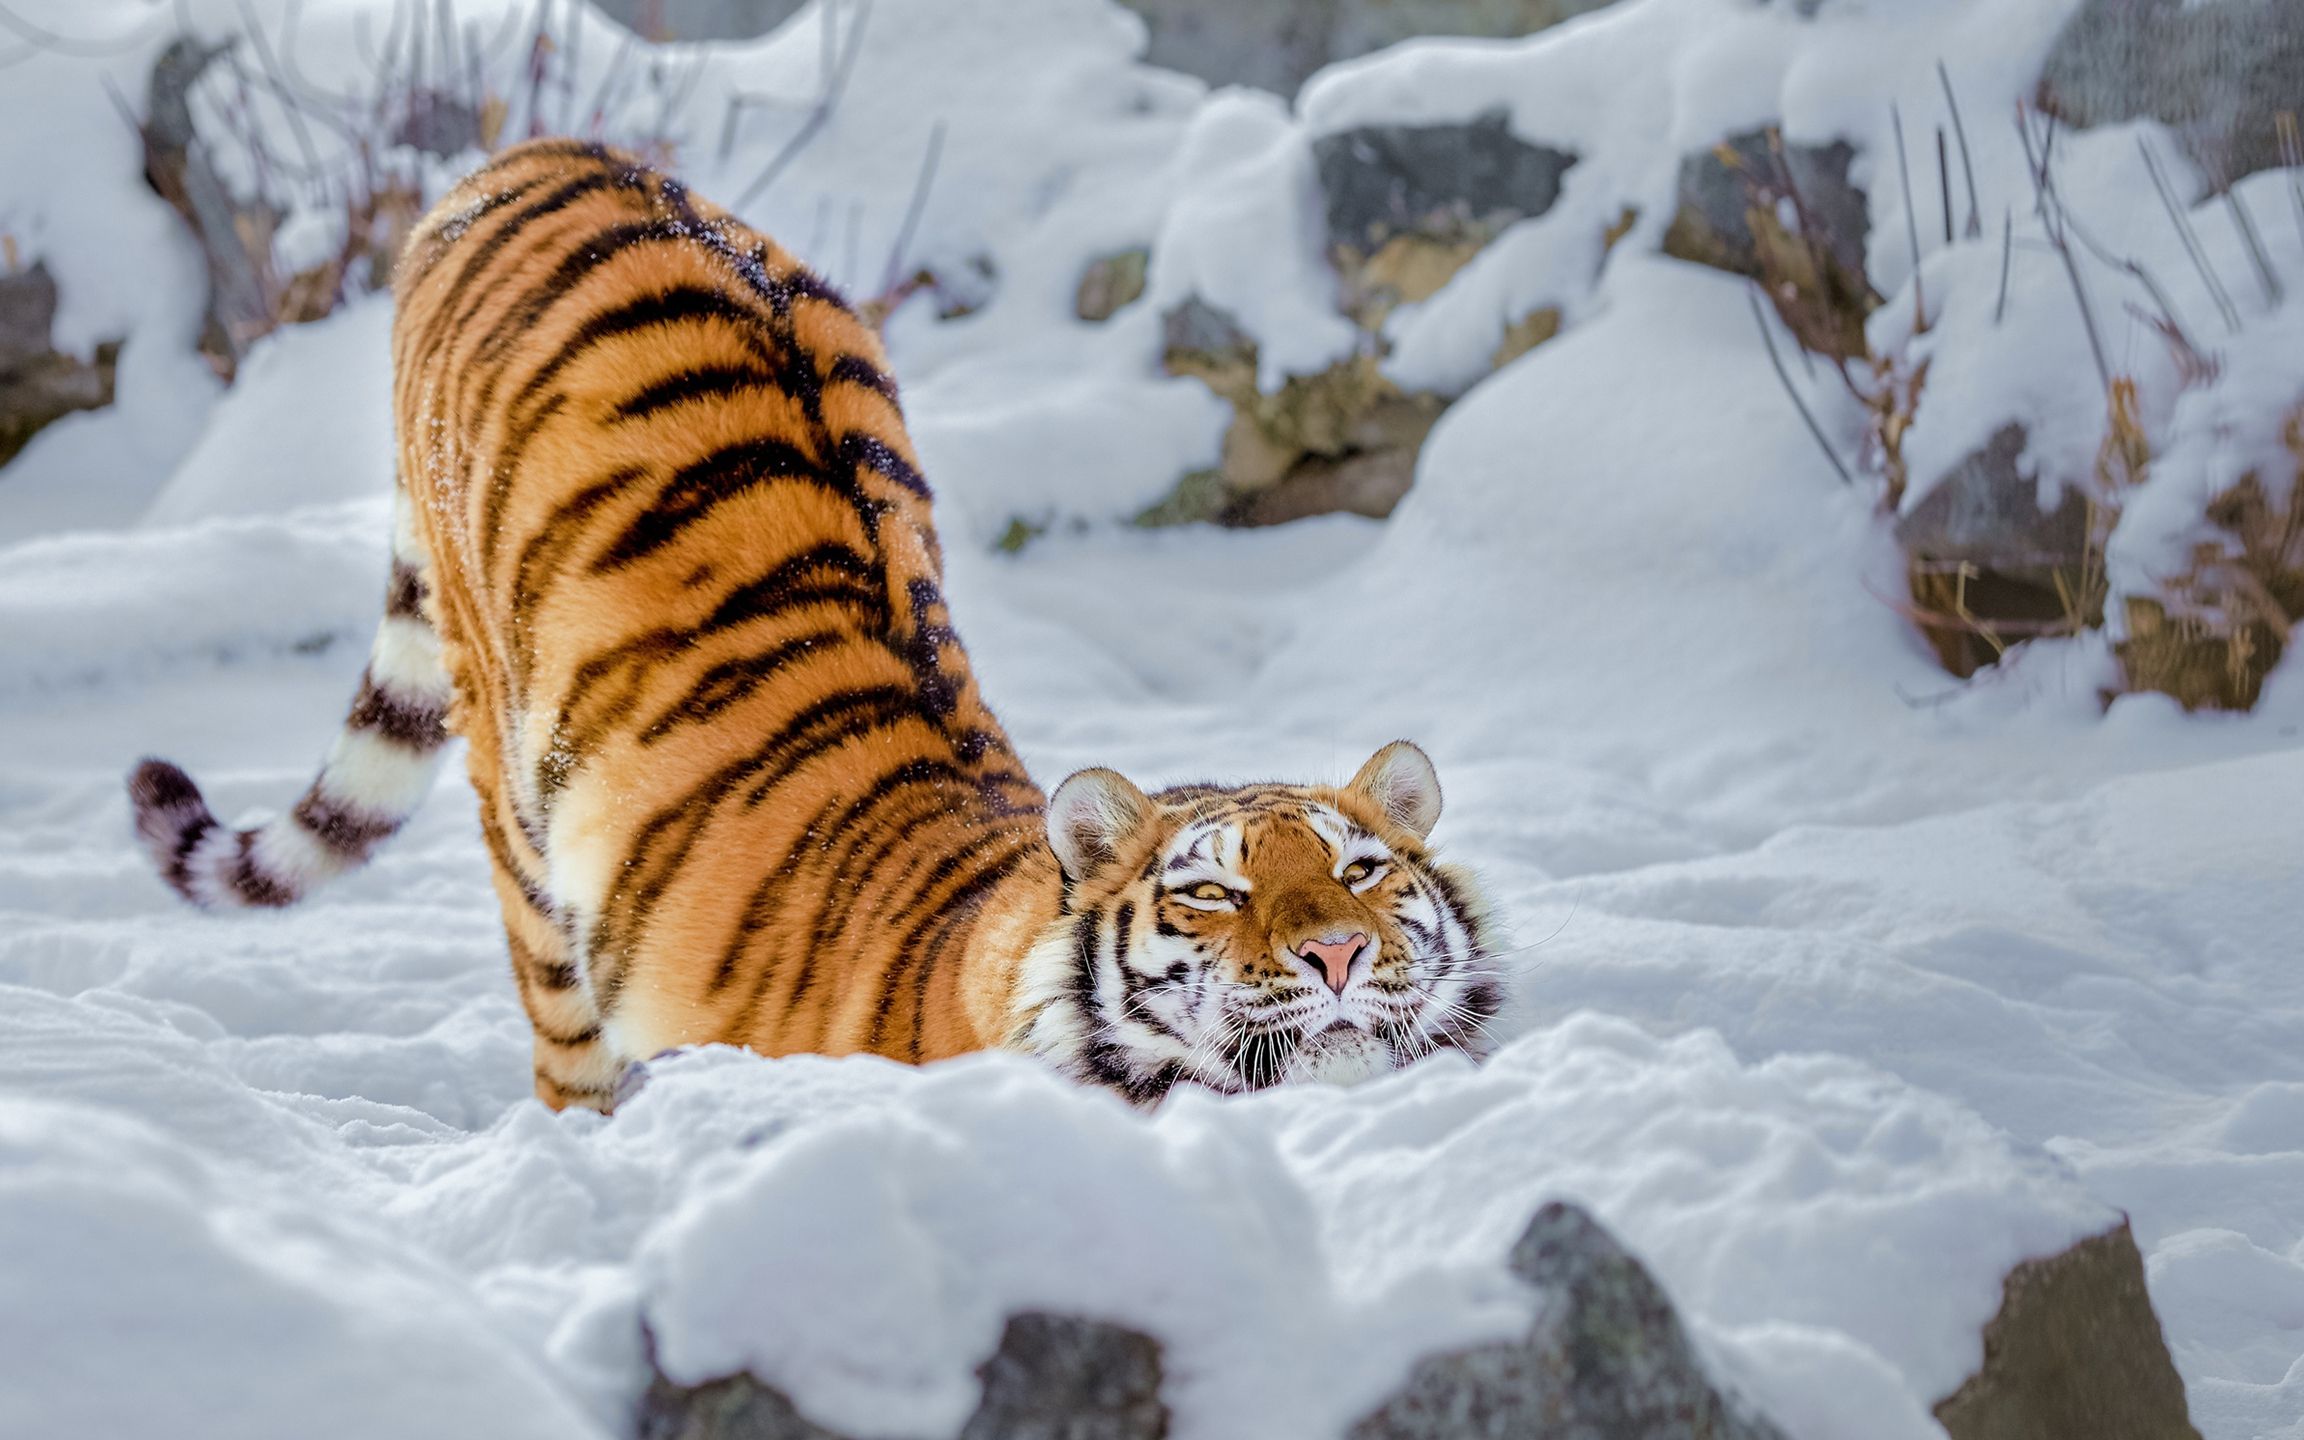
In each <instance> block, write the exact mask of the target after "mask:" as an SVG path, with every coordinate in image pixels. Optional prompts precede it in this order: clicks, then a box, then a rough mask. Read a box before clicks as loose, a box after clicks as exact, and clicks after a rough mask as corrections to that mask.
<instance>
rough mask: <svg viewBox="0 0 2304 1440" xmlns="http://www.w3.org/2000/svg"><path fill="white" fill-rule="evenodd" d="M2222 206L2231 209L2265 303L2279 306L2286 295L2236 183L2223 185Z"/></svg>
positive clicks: (2254, 220) (2273, 307)
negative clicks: (2254, 269) (2254, 268)
mask: <svg viewBox="0 0 2304 1440" xmlns="http://www.w3.org/2000/svg"><path fill="white" fill-rule="evenodd" d="M2224 208H2225V209H2227V210H2229V211H2231V212H2232V228H2233V229H2235V230H2238V231H2239V232H2240V243H2241V244H2242V245H2243V246H2245V247H2246V248H2247V250H2248V261H2249V263H2250V264H2252V265H2254V266H2255V267H2256V283H2257V285H2258V286H2259V287H2261V288H2262V289H2263V291H2264V303H2265V304H2266V305H2267V306H2269V307H2271V308H2272V309H2274V310H2277V309H2279V308H2280V302H2281V301H2283V300H2285V299H2287V298H2288V295H2287V291H2286V290H2284V289H2283V288H2282V287H2281V284H2280V276H2279V275H2278V274H2277V273H2275V272H2274V270H2273V269H2272V257H2271V255H2270V254H2269V253H2267V252H2266V251H2265V249H2264V237H2263V236H2262V235H2260V234H2258V233H2257V231H2256V217H2255V216H2253V215H2251V214H2249V213H2248V202H2247V201H2245V200H2243V199H2241V198H2240V191H2239V188H2238V187H2237V186H2233V185H2227V186H2225V187H2224Z"/></svg>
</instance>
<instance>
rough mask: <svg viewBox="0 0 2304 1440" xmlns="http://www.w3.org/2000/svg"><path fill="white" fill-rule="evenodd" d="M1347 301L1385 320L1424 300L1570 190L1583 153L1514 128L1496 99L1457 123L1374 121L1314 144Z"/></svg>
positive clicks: (1331, 245) (1350, 307)
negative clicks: (1508, 230)
mask: <svg viewBox="0 0 2304 1440" xmlns="http://www.w3.org/2000/svg"><path fill="white" fill-rule="evenodd" d="M1312 153H1313V158H1314V160H1315V162H1316V163H1317V165H1318V167H1319V172H1320V194H1321V201H1322V205H1323V209H1324V217H1325V220H1326V223H1327V238H1328V257H1329V259H1330V261H1331V262H1333V263H1334V265H1335V267H1336V273H1337V276H1338V277H1339V279H1340V280H1341V281H1342V283H1343V307H1344V309H1345V310H1346V312H1348V313H1349V314H1351V315H1353V316H1354V317H1355V318H1356V319H1358V320H1359V321H1360V323H1361V324H1362V326H1364V327H1365V328H1367V329H1371V330H1373V329H1375V328H1376V327H1377V326H1378V325H1380V324H1381V323H1382V321H1383V318H1384V315H1385V313H1386V312H1387V311H1389V310H1390V309H1391V307H1392V306H1394V305H1396V304H1400V303H1402V302H1404V301H1415V300H1423V299H1426V298H1428V297H1430V296H1431V295H1433V294H1434V293H1435V292H1437V291H1438V290H1439V289H1440V287H1441V286H1443V285H1445V284H1447V283H1448V281H1449V280H1450V279H1451V278H1453V277H1454V276H1455V274H1456V272H1457V271H1458V270H1461V269H1463V268H1464V266H1465V265H1466V264H1467V263H1468V262H1469V261H1470V260H1471V259H1472V257H1473V256H1474V255H1477V254H1479V253H1480V250H1481V249H1482V247H1484V246H1486V245H1487V243H1488V242H1489V241H1491V240H1493V239H1495V238H1496V236H1497V235H1498V234H1499V233H1500V232H1501V231H1502V230H1503V229H1504V228H1505V227H1506V226H1508V225H1511V224H1512V223H1514V222H1515V221H1519V220H1527V219H1533V218H1534V217H1536V216H1539V215H1542V214H1543V213H1544V212H1545V211H1547V210H1550V209H1551V208H1552V206H1553V203H1554V202H1555V201H1557V200H1558V199H1559V198H1560V181H1561V178H1562V177H1563V176H1565V175H1566V174H1567V173H1568V170H1569V167H1570V166H1573V165H1574V164H1575V163H1576V157H1575V156H1574V155H1571V154H1569V153H1567V152H1566V151H1563V150H1555V149H1553V148H1551V147H1550V146H1546V145H1536V144H1531V143H1530V142H1528V141H1526V140H1523V139H1521V138H1520V137H1519V136H1517V135H1515V134H1513V133H1512V130H1511V127H1510V125H1509V123H1508V121H1507V117H1506V116H1505V114H1504V112H1503V111H1501V110H1493V111H1490V112H1488V113H1486V114H1483V115H1481V116H1479V117H1477V118H1475V119H1473V120H1470V121H1467V122H1465V123H1462V124H1455V125H1368V126H1362V127H1361V128H1359V129H1355V130H1344V131H1339V132H1337V133H1336V134H1333V135H1323V136H1321V137H1320V138H1319V139H1317V140H1315V141H1314V142H1313V143H1312Z"/></svg>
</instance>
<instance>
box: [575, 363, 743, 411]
mask: <svg viewBox="0 0 2304 1440" xmlns="http://www.w3.org/2000/svg"><path fill="white" fill-rule="evenodd" d="M747 390H776V391H777V392H778V393H782V389H781V382H780V381H779V380H777V378H776V377H775V376H773V375H771V374H769V373H768V372H767V371H765V370H757V369H753V368H752V367H750V366H745V365H703V366H699V367H698V368H696V369H694V370H688V371H684V372H682V373H680V374H678V375H673V376H669V377H667V378H666V379H663V380H659V381H657V382H656V383H655V384H653V385H650V386H649V387H648V388H647V389H645V390H642V391H641V392H640V393H639V394H637V395H634V396H633V397H632V398H631V399H629V400H626V401H625V402H624V403H623V404H621V405H618V406H617V407H616V413H615V415H614V416H613V417H612V418H613V419H614V420H615V421H616V422H618V423H621V422H623V421H627V420H645V419H647V418H648V417H650V416H651V415H654V414H655V413H656V412H657V411H659V410H669V409H671V408H672V407H673V406H675V405H684V404H686V403H687V402H689V401H691V400H725V399H727V398H728V397H730V396H732V395H740V394H742V393H743V392H745V391H747Z"/></svg>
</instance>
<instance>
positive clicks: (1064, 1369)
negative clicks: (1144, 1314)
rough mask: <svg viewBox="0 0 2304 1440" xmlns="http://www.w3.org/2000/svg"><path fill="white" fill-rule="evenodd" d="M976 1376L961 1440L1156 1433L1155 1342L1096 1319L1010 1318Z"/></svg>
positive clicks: (1162, 1408)
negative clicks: (979, 1392) (979, 1387)
mask: <svg viewBox="0 0 2304 1440" xmlns="http://www.w3.org/2000/svg"><path fill="white" fill-rule="evenodd" d="M976 1373H977V1375H978V1377H979V1378H980V1379H982V1380H983V1382H984V1398H983V1400H982V1401H981V1402H980V1403H979V1404H978V1405H977V1407H976V1413H975V1414H974V1415H972V1416H970V1417H969V1420H968V1423H967V1424H966V1425H965V1426H963V1427H961V1430H960V1440H1160V1437H1162V1436H1164V1435H1166V1434H1167V1433H1168V1407H1167V1406H1166V1405H1163V1404H1161V1403H1160V1346H1159V1345H1158V1343H1156V1342H1155V1341H1153V1340H1151V1339H1150V1338H1149V1337H1147V1336H1143V1335H1139V1334H1137V1333H1136V1332H1135V1331H1133V1330H1125V1329H1122V1328H1121V1327H1120V1326H1118V1325H1108V1324H1105V1323H1104V1322H1102V1321H1100V1320H1083V1319H1078V1318H1075V1317H1070V1316H1063V1315H1040V1314H1026V1315H1017V1316H1014V1317H1012V1318H1011V1319H1010V1320H1009V1321H1008V1328H1007V1331H1006V1332H1005V1333H1004V1334H1002V1335H1001V1337H1000V1348H999V1350H998V1351H996V1352H995V1353H994V1354H993V1356H992V1358H991V1359H990V1360H987V1361H985V1362H984V1365H983V1368H982V1369H980V1370H978V1371H977V1372H976Z"/></svg>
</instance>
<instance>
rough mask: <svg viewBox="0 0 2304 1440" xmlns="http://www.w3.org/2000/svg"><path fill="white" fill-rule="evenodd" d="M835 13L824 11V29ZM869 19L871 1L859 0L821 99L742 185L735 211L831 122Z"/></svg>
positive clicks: (777, 174) (744, 204)
mask: <svg viewBox="0 0 2304 1440" xmlns="http://www.w3.org/2000/svg"><path fill="white" fill-rule="evenodd" d="M835 13H836V12H835V11H834V10H833V9H832V7H830V6H826V7H825V8H824V11H823V16H824V20H823V23H824V24H825V25H826V26H827V27H829V26H830V25H831V24H832V16H833V15H834V14H835ZM871 18H872V0H859V3H858V4H857V6H856V18H855V20H853V21H852V22H850V24H849V26H848V37H847V41H846V43H845V44H844V45H843V47H842V49H841V51H840V55H839V58H838V60H837V61H836V62H835V63H834V65H833V67H832V70H831V73H830V76H829V78H828V79H826V81H825V83H824V94H823V96H822V97H821V98H820V99H818V100H817V102H816V104H815V106H814V108H812V109H811V110H810V111H809V112H808V118H807V119H806V120H804V121H802V122H801V124H800V128H799V129H798V130H797V131H795V132H793V135H792V138H791V139H789V140H787V141H785V142H784V148H782V149H781V150H778V151H777V152H776V154H775V156H774V158H772V159H771V160H769V162H768V165H767V168H765V169H763V170H762V171H761V172H760V173H759V174H758V175H757V176H755V177H753V180H752V183H751V184H749V185H747V186H745V187H744V192H743V193H742V194H740V195H738V196H737V197H736V207H735V208H737V209H738V210H741V209H743V208H744V207H745V206H746V205H749V204H751V203H752V201H753V200H754V199H755V198H757V197H758V196H759V195H760V194H761V193H762V192H764V191H765V190H767V188H768V187H769V186H770V185H773V184H775V183H776V177H777V176H779V175H781V174H783V173H784V168H785V167H786V166H787V165H790V164H791V163H792V162H793V161H794V160H797V159H799V158H800V152H801V151H803V150H805V149H807V148H808V146H809V143H810V142H811V141H813V140H814V139H815V138H816V136H817V133H818V132H819V131H821V130H822V129H823V128H824V127H825V125H826V124H828V123H830V121H831V119H832V112H833V111H834V110H836V109H838V108H839V105H840V96H841V95H842V93H843V92H845V91H846V90H847V88H848V77H849V76H850V75H851V74H853V73H854V72H855V69H856V57H857V56H859V55H861V54H862V53H863V52H864V25H865V22H866V21H868V20H870V19H871ZM825 43H826V44H827V45H829V44H830V43H831V42H830V41H829V40H827V41H826V42H825Z"/></svg>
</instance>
